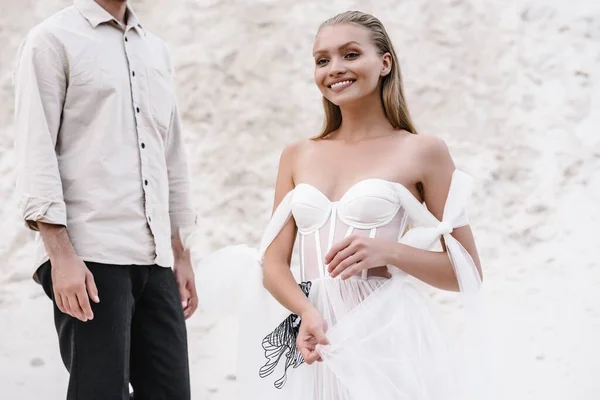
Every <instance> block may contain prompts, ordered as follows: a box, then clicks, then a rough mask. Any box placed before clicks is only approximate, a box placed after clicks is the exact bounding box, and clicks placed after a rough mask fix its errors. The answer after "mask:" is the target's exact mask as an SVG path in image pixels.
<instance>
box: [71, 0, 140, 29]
mask: <svg viewBox="0 0 600 400" xmlns="http://www.w3.org/2000/svg"><path fill="white" fill-rule="evenodd" d="M75 7H76V8H77V10H79V12H80V13H81V15H83V16H84V17H85V19H87V20H88V22H89V23H90V25H91V26H92V28H96V27H97V26H98V25H100V24H102V23H105V22H109V21H115V22H117V23H119V21H117V20H116V19H115V18H114V17H113V16H112V15H110V14H109V13H108V11H106V10H105V9H104V8H102V6H100V4H98V3H96V2H95V1H94V0H75ZM126 13H127V26H129V27H133V28H135V29H136V30H137V31H138V32H139V33H140V34H144V30H143V28H142V25H141V24H140V23H139V21H138V19H137V16H136V15H135V12H133V9H132V8H131V6H130V5H129V4H127V11H126Z"/></svg>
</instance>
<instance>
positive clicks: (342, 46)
mask: <svg viewBox="0 0 600 400" xmlns="http://www.w3.org/2000/svg"><path fill="white" fill-rule="evenodd" d="M351 44H357V45H359V46H360V43H358V42H357V41H356V40H351V41H349V42H346V43H344V44H343V45H341V46H340V47H338V49H343V48H344V47H348V46H350V45H351ZM321 53H327V50H317V51H315V52H314V53H313V56H316V55H317V54H321Z"/></svg>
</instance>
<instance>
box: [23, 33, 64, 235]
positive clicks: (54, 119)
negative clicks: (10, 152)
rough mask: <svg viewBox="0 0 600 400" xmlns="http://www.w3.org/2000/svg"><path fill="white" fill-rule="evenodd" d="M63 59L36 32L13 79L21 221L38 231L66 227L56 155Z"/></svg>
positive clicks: (43, 35)
mask: <svg viewBox="0 0 600 400" xmlns="http://www.w3.org/2000/svg"><path fill="white" fill-rule="evenodd" d="M61 54H62V53H61V49H60V48H59V47H58V46H57V44H56V43H55V42H54V41H53V40H52V38H51V37H50V36H49V34H47V33H45V32H43V31H41V30H33V31H32V32H31V33H30V34H29V35H28V37H27V38H26V39H25V40H24V42H23V43H22V44H21V47H20V48H19V52H18V59H17V66H16V69H15V73H14V89H15V128H16V129H15V131H16V139H15V147H16V151H17V191H18V193H19V195H20V197H21V216H22V218H23V220H24V221H25V223H26V225H27V226H28V227H29V228H31V229H33V230H37V229H38V228H37V223H38V222H45V223H49V224H57V225H64V226H66V224H67V212H66V206H65V202H64V199H63V191H62V183H61V178H60V173H59V169H58V160H57V156H56V150H55V148H56V143H57V139H58V132H59V129H60V120H61V114H62V106H63V102H64V97H65V92H66V78H65V75H66V74H65V63H64V60H63V58H64V57H61Z"/></svg>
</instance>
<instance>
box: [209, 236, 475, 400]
mask: <svg viewBox="0 0 600 400" xmlns="http://www.w3.org/2000/svg"><path fill="white" fill-rule="evenodd" d="M204 263H205V264H204V265H203V268H202V269H203V270H204V271H208V270H210V269H212V268H214V270H215V271H216V270H218V269H220V270H223V269H224V266H225V265H232V263H234V264H236V265H241V264H238V263H244V265H246V266H247V267H246V268H247V269H244V271H245V273H243V274H241V275H242V276H243V282H244V283H243V284H241V285H240V284H235V285H233V286H232V283H231V282H232V281H229V283H224V285H226V286H227V287H226V288H225V287H223V286H222V285H221V286H219V285H218V284H216V282H215V281H214V280H213V281H212V285H211V288H210V289H209V288H206V289H207V290H209V292H208V293H206V292H204V299H201V303H203V302H204V303H206V302H211V301H215V296H219V295H220V296H223V295H224V294H225V293H226V292H228V293H229V296H225V297H226V298H227V301H229V302H231V297H230V296H237V300H238V302H237V304H239V308H238V309H237V310H236V311H237V314H238V315H239V316H240V327H239V334H238V365H237V371H238V372H237V373H238V384H239V395H238V397H237V398H240V399H242V398H244V399H261V400H262V399H264V400H276V399H298V400H365V399H376V400H388V399H389V400H392V399H393V400H446V399H459V398H461V399H463V398H466V397H461V395H460V394H459V390H458V388H457V387H456V382H457V377H456V376H455V375H454V372H456V371H457V369H456V368H457V366H456V363H454V361H455V360H453V359H452V358H451V357H449V355H448V353H447V350H446V349H447V343H446V341H447V340H446V339H447V338H446V337H444V335H442V334H441V333H440V330H439V329H438V325H437V324H436V321H435V320H434V318H433V317H432V314H431V312H430V310H431V308H430V305H429V304H428V302H427V299H426V297H425V296H423V295H422V294H421V293H420V292H419V291H418V290H417V289H416V288H415V287H414V286H413V285H412V283H410V281H409V280H407V279H406V278H405V277H404V276H402V275H394V276H393V277H392V278H391V279H385V278H379V277H369V278H367V279H362V278H360V277H354V278H351V279H348V280H341V279H339V278H322V279H317V280H313V281H311V282H304V283H301V286H302V288H303V290H304V291H305V293H306V294H307V295H308V298H309V299H310V301H311V302H312V303H313V304H314V305H315V307H316V308H317V309H318V310H319V311H320V313H321V315H322V316H323V318H324V319H325V320H326V322H327V325H328V330H327V332H326V335H327V338H328V340H329V343H330V344H329V345H327V346H320V347H318V351H319V353H320V354H321V356H322V359H323V361H321V362H316V363H313V364H312V365H307V364H306V363H304V362H303V360H302V357H301V356H300V354H299V353H298V351H297V349H296V347H295V339H296V335H297V330H298V327H299V324H300V323H301V321H300V319H299V318H298V316H295V315H293V314H290V312H289V311H288V310H286V309H284V308H283V307H282V306H281V305H279V303H278V302H277V301H275V300H274V299H273V297H272V296H271V295H270V294H269V293H268V292H267V291H266V290H265V289H264V288H263V286H262V278H261V274H260V266H259V265H258V264H257V262H256V251H255V250H254V249H251V248H248V247H245V246H237V247H233V248H227V249H226V250H222V251H221V252H217V253H215V254H213V255H212V256H211V257H209V259H207V260H204ZM206 263H208V264H206ZM238 278H240V277H239V276H238ZM199 286H201V288H200V289H199V293H200V294H201V295H202V294H203V288H204V287H205V286H207V284H206V283H201V282H199ZM223 304H225V303H224V302H223V303H221V305H223ZM228 311H232V310H231V309H229V310H223V309H219V310H218V311H217V312H228Z"/></svg>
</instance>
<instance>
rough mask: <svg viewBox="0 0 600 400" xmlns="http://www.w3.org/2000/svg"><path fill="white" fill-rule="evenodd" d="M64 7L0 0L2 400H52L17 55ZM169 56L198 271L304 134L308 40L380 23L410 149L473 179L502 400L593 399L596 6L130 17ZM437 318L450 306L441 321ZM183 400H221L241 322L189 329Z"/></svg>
mask: <svg viewBox="0 0 600 400" xmlns="http://www.w3.org/2000/svg"><path fill="white" fill-rule="evenodd" d="M70 4H71V1H69V0H46V1H43V2H42V1H33V0H21V1H18V2H17V1H9V0H0V11H1V12H0V102H1V103H0V104H1V107H0V177H1V179H0V398H2V399H7V400H31V399H39V398H43V399H61V398H64V394H63V393H64V392H65V387H66V383H67V379H68V377H67V373H66V371H65V369H64V367H63V365H62V362H61V360H60V354H59V351H58V344H57V339H56V333H55V331H54V324H53V317H52V307H51V303H50V302H49V300H48V299H47V298H46V297H45V295H44V294H43V292H42V290H41V288H40V287H39V286H38V285H37V284H35V283H34V282H33V280H32V279H31V274H32V272H33V270H34V268H35V266H34V265H33V264H32V259H31V256H30V253H31V248H30V245H31V242H32V236H31V233H30V232H29V231H27V230H26V229H25V228H24V225H23V223H22V222H21V221H20V219H19V218H20V214H19V209H18V202H19V198H18V196H17V195H16V193H15V191H14V187H15V170H14V167H15V164H16V155H15V152H14V149H13V141H14V138H15V135H16V134H17V132H15V130H14V128H13V123H12V118H13V110H14V104H13V102H14V97H13V89H12V84H11V74H12V70H13V66H14V61H15V55H16V50H17V47H18V45H19V43H20V41H21V40H22V39H23V38H24V36H25V34H26V33H27V31H28V30H29V29H31V28H32V27H33V26H34V25H35V24H36V23H38V22H40V21H41V20H43V19H44V18H46V17H48V16H50V15H51V14H52V13H54V12H56V11H58V10H60V9H61V8H62V7H65V6H68V5H70ZM131 4H132V5H133V6H134V8H135V10H136V12H137V13H138V16H139V18H140V19H141V22H142V25H143V26H144V27H145V28H146V29H148V30H150V31H152V32H153V33H154V34H156V35H157V36H159V37H161V38H162V39H163V40H164V41H165V42H166V43H167V44H168V45H169V47H170V49H171V52H172V56H173V59H174V62H175V68H176V70H177V96H178V99H179V103H180V109H181V112H182V117H183V123H184V128H185V139H186V144H187V146H188V154H189V164H190V171H191V178H192V184H193V189H194V197H193V199H194V205H195V206H196V208H197V211H198V213H199V228H198V231H197V232H196V234H195V235H194V237H193V241H192V245H193V246H192V250H193V257H194V260H195V261H196V262H198V261H199V260H201V259H202V258H203V257H205V256H206V255H207V254H209V253H210V252H212V251H215V250H217V249H219V248H222V247H224V246H227V245H230V244H240V243H246V244H249V245H251V246H256V245H257V244H258V241H259V239H260V235H261V233H262V229H263V227H264V226H265V224H266V222H267V221H268V218H269V214H270V210H271V206H272V195H273V185H274V182H275V175H276V173H277V163H278V159H279V155H280V152H281V150H282V149H283V147H284V146H285V145H286V144H288V143H290V142H292V141H294V140H297V139H299V138H304V137H309V136H312V135H314V134H315V133H317V131H318V129H319V128H320V126H321V122H322V109H321V101H320V94H319V92H318V90H317V88H316V87H315V86H314V83H313V80H312V79H313V78H312V73H313V60H312V57H311V50H312V43H313V39H314V35H315V31H316V28H317V27H318V25H319V24H320V23H321V22H322V21H323V20H325V19H327V18H328V17H331V16H333V15H334V14H336V13H338V12H341V11H345V10H348V9H359V10H361V11H366V12H371V13H373V14H374V15H376V16H378V17H380V19H381V20H382V21H383V23H384V24H385V26H386V28H387V30H388V32H389V33H390V35H391V36H392V38H393V40H394V43H395V46H396V51H397V53H398V55H399V57H400V61H401V66H402V71H403V75H404V83H405V88H406V91H407V97H408V104H409V108H410V109H411V111H412V113H413V116H414V119H415V121H416V124H417V127H418V129H419V130H420V131H421V132H422V133H423V134H428V135H437V136H440V137H442V138H443V139H444V140H445V141H446V143H447V144H448V146H449V148H450V150H451V152H452V155H453V157H454V160H455V163H456V164H457V166H458V167H459V168H460V169H462V170H463V171H465V172H467V173H468V174H470V175H472V176H473V177H474V178H475V180H476V184H475V193H474V197H473V198H472V200H471V206H470V217H471V224H472V227H473V230H474V233H475V235H476V236H475V237H476V240H477V243H478V247H479V252H480V255H481V259H482V263H483V268H484V273H485V276H486V278H485V287H486V289H485V290H486V296H487V298H488V302H489V315H490V319H491V321H492V338H491V341H492V343H493V349H494V357H495V360H496V362H497V366H496V374H497V378H498V381H499V382H500V387H501V391H500V392H499V393H498V394H499V397H498V398H499V399H507V400H508V399H511V400H538V399H539V400H564V399H569V400H571V399H572V400H596V399H598V398H600V380H599V379H598V376H599V374H600V344H598V337H600V262H599V261H598V255H597V253H596V251H597V248H598V240H597V233H598V230H599V227H600V206H599V204H600V3H598V2H594V1H592V0H587V1H586V0H548V1H542V0H540V1H519V0H506V1H492V0H428V1H421V0H377V1H370V0H362V1H358V0H357V1H342V0H331V1H328V2H323V1H316V0H305V1H292V0H263V1H245V0H222V1H217V0H171V1H167V0H137V1H136V0H133V1H132V2H131ZM447 309H448V310H449V311H448V312H449V313H450V317H451V312H452V308H451V307H447ZM188 329H189V331H188V332H189V345H190V362H191V368H192V370H191V373H192V386H193V399H194V400H229V399H234V396H233V391H234V389H235V384H236V381H235V350H236V349H235V343H236V341H235V333H236V329H235V321H234V320H233V318H231V317H225V318H216V317H214V316H211V315H205V314H203V313H202V312H198V313H197V314H196V315H195V316H194V317H193V318H192V319H191V320H189V322H188Z"/></svg>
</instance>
